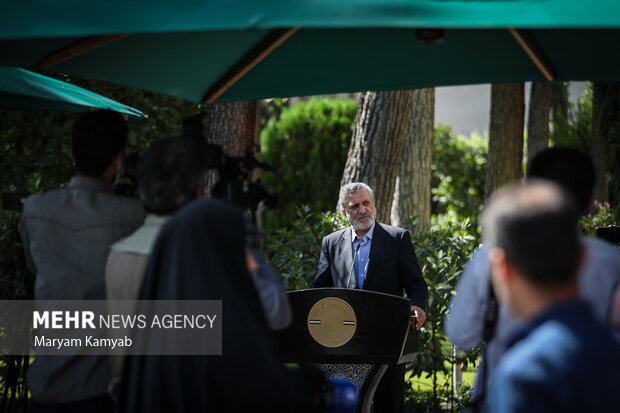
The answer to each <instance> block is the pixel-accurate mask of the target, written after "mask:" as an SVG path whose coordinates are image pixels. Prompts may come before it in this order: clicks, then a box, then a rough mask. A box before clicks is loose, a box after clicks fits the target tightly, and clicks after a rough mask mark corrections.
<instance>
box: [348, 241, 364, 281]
mask: <svg viewBox="0 0 620 413" xmlns="http://www.w3.org/2000/svg"><path fill="white" fill-rule="evenodd" d="M361 246H362V244H361V243H358V244H357V245H356V246H355V254H353V263H352V264H351V268H350V269H349V277H348V278H347V285H346V288H351V287H349V284H350V282H351V276H352V275H353V269H354V268H355V258H356V257H357V252H358V251H359V250H360V247H361Z"/></svg>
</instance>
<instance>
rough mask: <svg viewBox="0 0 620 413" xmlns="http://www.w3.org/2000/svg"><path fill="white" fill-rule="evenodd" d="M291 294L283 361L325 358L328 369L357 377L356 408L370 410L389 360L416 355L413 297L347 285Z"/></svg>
mask: <svg viewBox="0 0 620 413" xmlns="http://www.w3.org/2000/svg"><path fill="white" fill-rule="evenodd" d="M287 295H288V298H289V302H290V304H291V310H292V313H293V321H292V323H291V326H290V327H289V328H287V329H285V330H282V331H280V332H277V333H276V342H277V344H278V348H279V352H280V356H281V357H282V359H283V361H284V362H287V363H312V364H322V365H323V368H322V369H323V371H325V372H327V373H328V375H329V374H331V375H337V376H340V377H345V378H347V379H349V380H351V381H353V382H354V383H355V384H356V385H357V386H358V390H359V393H358V394H359V397H358V406H357V409H356V412H362V413H366V412H370V405H371V402H372V398H373V396H374V393H375V390H376V388H377V385H378V384H379V380H380V379H381V377H382V376H383V373H384V372H385V370H386V369H387V367H388V365H389V364H401V363H406V362H410V361H413V359H414V358H415V356H416V354H417V351H418V337H417V331H416V330H415V327H414V326H413V324H412V322H411V305H410V303H409V300H408V299H406V298H403V297H397V296H393V295H389V294H383V293H378V292H373V291H366V290H358V289H346V288H316V289H310V290H299V291H291V292H288V293H287ZM343 364H347V365H348V366H343Z"/></svg>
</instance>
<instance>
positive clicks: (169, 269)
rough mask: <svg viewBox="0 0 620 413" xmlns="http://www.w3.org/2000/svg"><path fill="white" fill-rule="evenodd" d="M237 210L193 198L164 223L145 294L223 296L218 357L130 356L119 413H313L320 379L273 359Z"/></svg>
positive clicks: (148, 296) (185, 297) (160, 296)
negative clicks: (191, 412)
mask: <svg viewBox="0 0 620 413" xmlns="http://www.w3.org/2000/svg"><path fill="white" fill-rule="evenodd" d="M245 237H246V229H245V219H244V217H243V214H242V212H241V211H240V210H239V209H237V208H235V207H232V206H230V205H228V204H224V203H221V202H217V201H210V200H201V201H196V202H194V203H192V204H190V205H188V206H187V207H186V208H184V209H183V210H182V211H180V212H179V213H178V214H177V215H175V216H174V217H173V218H172V219H170V221H169V222H168V223H167V224H166V226H165V227H164V228H163V229H162V232H161V234H160V235H159V238H158V240H157V243H156V245H155V249H154V251H153V254H152V256H151V260H150V262H149V265H148V268H147V271H146V274H145V279H144V284H143V285H142V291H141V297H140V298H141V299H142V300H222V309H223V320H222V322H223V324H222V328H223V338H222V350H223V355H221V356H133V357H128V358H127V360H126V362H125V369H124V372H123V384H122V393H121V398H120V403H119V410H120V411H122V412H141V411H144V412H189V411H201V412H250V411H255V412H295V413H300V412H314V411H317V410H320V409H319V408H318V406H317V405H318V404H320V402H319V401H320V400H321V399H322V397H321V393H322V389H323V388H324V387H325V379H324V378H323V376H322V374H321V373H319V372H318V371H316V370H313V369H300V370H296V371H290V370H287V369H286V368H285V367H284V365H283V364H282V363H281V362H280V360H279V359H278V357H277V355H276V353H275V349H274V345H273V343H272V340H271V337H270V333H269V330H268V327H267V323H266V321H265V317H264V314H263V310H262V307H261V305H260V302H259V299H258V296H257V293H256V290H255V288H254V285H253V283H252V280H251V278H250V275H249V273H248V270H247V268H246V252H245V245H246V243H245Z"/></svg>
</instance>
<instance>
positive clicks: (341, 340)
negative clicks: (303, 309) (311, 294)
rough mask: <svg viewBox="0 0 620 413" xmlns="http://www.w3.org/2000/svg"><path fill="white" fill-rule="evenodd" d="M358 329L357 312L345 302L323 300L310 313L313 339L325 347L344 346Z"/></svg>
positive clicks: (331, 298)
mask: <svg viewBox="0 0 620 413" xmlns="http://www.w3.org/2000/svg"><path fill="white" fill-rule="evenodd" d="M356 329H357V317H355V311H353V308H351V306H350V305H349V304H348V303H347V302H346V301H344V300H342V299H340V298H336V297H328V298H323V299H322V300H320V301H318V302H317V303H316V304H314V305H313V306H312V308H311V309H310V312H309V313H308V330H309V331H310V335H311V336H312V338H313V339H314V340H315V341H316V342H317V343H319V344H320V345H322V346H324V347H332V348H333V347H340V346H344V345H345V344H347V343H348V342H349V340H351V338H352V337H353V335H354V334H355V330H356Z"/></svg>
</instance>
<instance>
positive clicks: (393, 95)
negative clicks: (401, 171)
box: [339, 90, 413, 222]
mask: <svg viewBox="0 0 620 413" xmlns="http://www.w3.org/2000/svg"><path fill="white" fill-rule="evenodd" d="M412 96H413V91H412V90H398V91H390V92H363V93H362V94H361V95H360V101H359V106H358V109H357V115H356V119H355V128H354V130H353V136H352V138H351V145H350V146H349V154H348V155H347V162H346V164H345V167H344V173H343V174H342V179H341V181H340V182H341V185H345V184H347V183H349V182H356V181H362V182H366V183H367V184H368V185H370V187H371V188H372V189H373V190H374V193H375V201H376V208H377V219H378V220H379V221H381V222H389V219H390V212H391V210H392V197H393V195H394V188H395V184H396V176H397V175H398V166H399V163H400V155H401V152H402V149H403V139H404V135H405V131H406V128H407V123H408V121H409V112H410V110H411V103H412ZM339 208H340V206H339Z"/></svg>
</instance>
